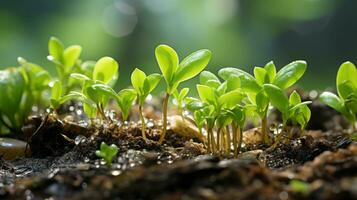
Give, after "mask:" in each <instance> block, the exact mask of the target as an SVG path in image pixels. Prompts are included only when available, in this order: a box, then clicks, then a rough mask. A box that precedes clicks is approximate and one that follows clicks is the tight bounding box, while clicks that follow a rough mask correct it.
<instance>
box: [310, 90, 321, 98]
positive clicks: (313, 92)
mask: <svg viewBox="0 0 357 200" xmlns="http://www.w3.org/2000/svg"><path fill="white" fill-rule="evenodd" d="M318 95H319V93H318V92H317V91H316V90H311V91H310V92H309V97H310V98H311V99H316V98H317V96H318Z"/></svg>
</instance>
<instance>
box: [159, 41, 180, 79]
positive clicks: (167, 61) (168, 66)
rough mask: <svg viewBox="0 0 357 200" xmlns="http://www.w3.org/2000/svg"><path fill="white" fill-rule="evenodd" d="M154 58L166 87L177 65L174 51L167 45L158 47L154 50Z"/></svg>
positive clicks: (177, 59)
mask: <svg viewBox="0 0 357 200" xmlns="http://www.w3.org/2000/svg"><path fill="white" fill-rule="evenodd" d="M155 56H156V60H157V63H158V65H159V67H160V70H161V73H162V75H163V76H164V78H165V80H166V83H167V85H171V83H172V79H173V76H174V74H175V72H176V70H177V68H178V64H179V58H178V56H177V53H176V51H175V50H174V49H173V48H171V47H169V46H167V45H159V46H158V47H156V49H155Z"/></svg>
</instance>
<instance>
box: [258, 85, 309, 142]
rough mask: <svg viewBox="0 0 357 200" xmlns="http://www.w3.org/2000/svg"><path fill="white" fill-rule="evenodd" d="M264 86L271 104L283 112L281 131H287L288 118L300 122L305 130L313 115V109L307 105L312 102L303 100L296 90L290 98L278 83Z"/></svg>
mask: <svg viewBox="0 0 357 200" xmlns="http://www.w3.org/2000/svg"><path fill="white" fill-rule="evenodd" d="M263 87H264V90H265V92H266V93H267V95H268V97H269V99H270V102H271V104H272V105H273V106H274V107H275V108H276V109H278V110H279V111H280V112H281V114H282V120H283V128H282V130H281V132H283V131H285V129H286V125H287V122H288V120H290V121H291V122H293V123H298V124H299V125H300V127H301V131H303V130H304V129H305V127H306V125H307V123H308V122H309V120H310V117H311V111H310V109H309V107H308V106H307V105H308V104H311V103H312V102H311V101H304V102H301V97H300V95H299V94H298V93H297V92H296V91H293V92H292V93H291V94H290V97H289V99H288V97H287V96H286V95H285V94H284V91H283V90H282V89H281V88H279V87H278V86H276V85H273V84H264V86H263ZM278 142H279V141H278Z"/></svg>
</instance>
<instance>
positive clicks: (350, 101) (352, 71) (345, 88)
mask: <svg viewBox="0 0 357 200" xmlns="http://www.w3.org/2000/svg"><path fill="white" fill-rule="evenodd" d="M356 77H357V69H356V66H355V65H354V64H353V63H351V62H345V63H342V65H341V66H340V68H339V70H338V72H337V77H336V87H337V93H338V96H337V95H335V94H333V93H331V92H323V93H322V94H321V95H320V100H321V101H322V102H323V103H324V104H326V105H328V106H330V107H331V108H333V109H335V110H336V111H338V112H340V113H341V114H342V115H343V116H344V117H345V118H346V119H347V120H348V121H349V122H350V123H351V125H352V127H353V129H354V131H356V130H357V124H356V116H357V78H356Z"/></svg>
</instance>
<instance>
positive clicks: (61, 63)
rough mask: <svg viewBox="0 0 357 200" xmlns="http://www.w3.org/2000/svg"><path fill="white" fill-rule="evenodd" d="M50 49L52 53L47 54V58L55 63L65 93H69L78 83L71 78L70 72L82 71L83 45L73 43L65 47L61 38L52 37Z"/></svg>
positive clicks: (49, 43)
mask: <svg viewBox="0 0 357 200" xmlns="http://www.w3.org/2000/svg"><path fill="white" fill-rule="evenodd" d="M48 51H49V54H50V55H49V56H47V59H48V60H49V61H51V62H52V63H54V64H55V66H56V70H57V75H58V79H59V80H60V82H61V83H62V85H63V90H64V94H67V93H68V92H69V91H71V90H72V89H73V87H74V86H75V84H76V83H74V82H73V80H72V81H71V80H70V74H71V73H73V72H76V73H80V72H81V70H80V69H81V68H80V62H81V61H80V60H79V56H80V55H81V52H82V47H81V46H79V45H71V46H69V47H67V48H64V45H63V44H62V42H61V41H60V40H59V39H57V38H55V37H51V38H50V40H49V42H48Z"/></svg>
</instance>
